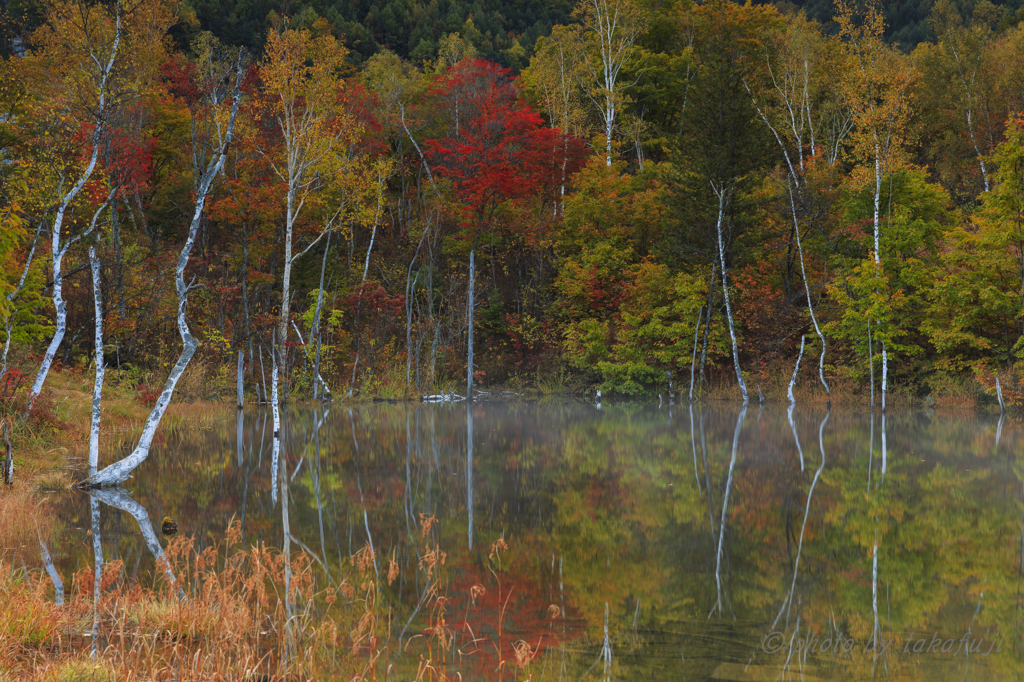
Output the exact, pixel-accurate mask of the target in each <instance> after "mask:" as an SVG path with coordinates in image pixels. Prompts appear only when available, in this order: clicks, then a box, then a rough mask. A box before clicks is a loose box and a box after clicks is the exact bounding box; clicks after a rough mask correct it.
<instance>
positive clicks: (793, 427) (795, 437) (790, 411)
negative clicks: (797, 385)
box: [786, 401, 804, 471]
mask: <svg viewBox="0 0 1024 682" xmlns="http://www.w3.org/2000/svg"><path fill="white" fill-rule="evenodd" d="M795 408H796V402H795V401H794V402H791V403H790V404H789V409H787V410H786V416H787V417H789V428H790V429H791V430H792V431H793V440H794V441H796V451H797V453H799V455H800V471H803V470H804V449H803V448H802V447H801V446H800V436H799V435H798V434H797V432H796V422H795V421H793V410H794V409H795Z"/></svg>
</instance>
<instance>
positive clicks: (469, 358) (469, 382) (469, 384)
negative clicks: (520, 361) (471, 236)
mask: <svg viewBox="0 0 1024 682" xmlns="http://www.w3.org/2000/svg"><path fill="white" fill-rule="evenodd" d="M475 254H476V251H475V250H474V251H470V252H469V295H468V297H467V300H466V319H467V328H468V337H467V338H468V344H467V346H466V400H467V401H472V400H473V269H474V268H473V266H474V264H475V260H474V255H475Z"/></svg>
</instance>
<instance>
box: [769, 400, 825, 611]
mask: <svg viewBox="0 0 1024 682" xmlns="http://www.w3.org/2000/svg"><path fill="white" fill-rule="evenodd" d="M790 410H791V412H790V414H791V415H792V405H791V406H790ZM828 417H829V413H828V412H826V413H825V418H824V419H822V420H821V425H820V426H819V427H818V447H819V448H820V449H821V464H819V465H818V470H817V471H815V472H814V478H813V479H812V480H811V487H810V489H809V490H808V491H807V504H806V505H805V506H804V522H803V523H802V524H801V525H800V540H799V542H798V543H797V546H796V561H795V562H793V580H792V582H791V583H790V586H789V595H788V596H787V597H786V600H785V601H784V602H782V608H780V609H779V615H777V616H775V622H773V623H772V630H774V629H775V624H776V623H778V622H779V618H781V617H782V612H783V611H785V612H786V620H787V621H788V620H789V607H792V605H793V592H794V591H795V590H796V576H797V573H798V572H799V571H800V554H801V553H802V552H803V549H804V531H805V530H807V518H808V517H809V516H810V515H811V499H812V498H813V497H814V486H815V485H817V484H818V478H820V477H821V472H822V471H823V470H824V469H825V438H824V431H825V423H826V422H828ZM790 420H792V416H791V417H790ZM791 423H792V421H791ZM793 433H794V434H795V433H796V429H794V430H793ZM802 461H803V457H801V462H802ZM801 470H803V467H801Z"/></svg>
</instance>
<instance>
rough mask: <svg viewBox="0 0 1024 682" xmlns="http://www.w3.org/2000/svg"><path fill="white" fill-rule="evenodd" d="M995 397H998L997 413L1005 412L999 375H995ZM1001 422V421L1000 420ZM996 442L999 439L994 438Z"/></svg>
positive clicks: (1002, 413)
mask: <svg viewBox="0 0 1024 682" xmlns="http://www.w3.org/2000/svg"><path fill="white" fill-rule="evenodd" d="M996 398H998V399H999V414H1000V415H1004V414H1006V403H1004V402H1003V387H1002V386H1000V385H999V377H998V376H996ZM1000 424H1002V422H1000ZM996 443H997V444H998V443H999V439H998V438H997V439H996Z"/></svg>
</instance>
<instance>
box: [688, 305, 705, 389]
mask: <svg viewBox="0 0 1024 682" xmlns="http://www.w3.org/2000/svg"><path fill="white" fill-rule="evenodd" d="M703 314H704V306H701V307H700V310H698V311H697V326H696V327H694V329H693V357H691V358H690V403H691V404H692V403H693V379H694V370H695V369H696V367H697V338H698V336H699V335H700V320H701V316H702V315H703Z"/></svg>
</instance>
